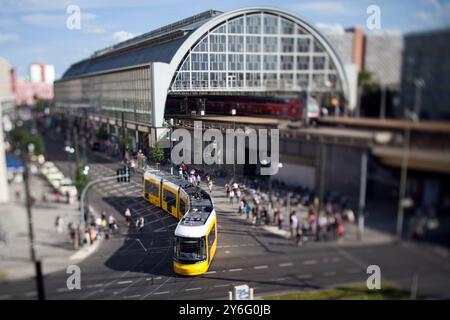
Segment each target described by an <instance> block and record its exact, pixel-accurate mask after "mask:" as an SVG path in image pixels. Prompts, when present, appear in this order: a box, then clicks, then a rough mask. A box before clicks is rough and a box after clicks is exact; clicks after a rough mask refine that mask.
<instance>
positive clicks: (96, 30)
mask: <svg viewBox="0 0 450 320" xmlns="http://www.w3.org/2000/svg"><path fill="white" fill-rule="evenodd" d="M85 32H86V33H93V34H103V33H105V32H106V30H105V28H101V27H92V28H87V29H86V30H85Z"/></svg>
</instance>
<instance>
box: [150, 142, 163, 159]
mask: <svg viewBox="0 0 450 320" xmlns="http://www.w3.org/2000/svg"><path fill="white" fill-rule="evenodd" d="M151 158H152V159H153V161H155V162H156V163H160V162H161V161H162V160H163V159H164V150H163V149H162V148H161V147H160V146H159V143H158V142H157V143H155V146H154V147H153V148H152V150H151Z"/></svg>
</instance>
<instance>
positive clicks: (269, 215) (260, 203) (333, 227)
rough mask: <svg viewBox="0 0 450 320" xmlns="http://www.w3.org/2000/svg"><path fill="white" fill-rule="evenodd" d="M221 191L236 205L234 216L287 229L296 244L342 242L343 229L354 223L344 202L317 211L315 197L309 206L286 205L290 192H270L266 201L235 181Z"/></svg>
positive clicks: (330, 203) (301, 204)
mask: <svg viewBox="0 0 450 320" xmlns="http://www.w3.org/2000/svg"><path fill="white" fill-rule="evenodd" d="M225 189H226V194H227V198H228V199H229V201H230V203H231V204H233V203H234V201H236V202H237V203H238V204H239V206H238V213H239V214H240V215H245V217H246V220H248V221H250V222H251V223H253V224H256V225H261V224H264V225H275V226H278V228H279V229H280V230H282V229H284V228H287V229H288V230H289V233H290V237H291V239H293V240H294V241H295V242H296V244H298V245H301V244H302V243H303V242H304V241H305V240H311V239H313V240H316V241H326V240H337V241H339V240H341V239H343V237H344V235H345V233H346V231H347V230H346V229H347V228H346V227H347V226H348V225H350V224H353V223H354V222H355V215H354V212H353V210H352V209H351V208H349V207H348V206H346V205H345V203H333V202H332V201H331V200H328V201H327V202H326V203H325V205H324V206H323V208H320V206H319V198H318V197H317V196H316V197H314V198H313V200H312V201H310V202H309V203H308V202H307V203H297V202H293V203H289V202H290V198H291V197H293V193H290V192H288V193H285V194H284V196H280V195H279V194H277V192H274V193H273V194H272V198H271V199H270V196H269V194H268V193H267V192H263V191H261V190H258V189H255V188H251V187H248V186H246V185H242V186H241V185H240V184H239V183H238V182H237V181H231V182H229V183H227V184H225ZM297 211H300V212H297ZM285 220H287V221H286V222H285ZM285 223H287V226H286V225H285Z"/></svg>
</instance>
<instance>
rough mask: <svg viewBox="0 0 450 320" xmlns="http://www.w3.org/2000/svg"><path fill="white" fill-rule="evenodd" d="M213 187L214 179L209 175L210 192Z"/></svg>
mask: <svg viewBox="0 0 450 320" xmlns="http://www.w3.org/2000/svg"><path fill="white" fill-rule="evenodd" d="M212 188H213V181H212V178H211V177H209V180H208V189H209V194H212Z"/></svg>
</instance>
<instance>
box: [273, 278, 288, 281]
mask: <svg viewBox="0 0 450 320" xmlns="http://www.w3.org/2000/svg"><path fill="white" fill-rule="evenodd" d="M284 280H286V278H276V279H273V280H272V281H284Z"/></svg>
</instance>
